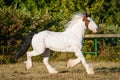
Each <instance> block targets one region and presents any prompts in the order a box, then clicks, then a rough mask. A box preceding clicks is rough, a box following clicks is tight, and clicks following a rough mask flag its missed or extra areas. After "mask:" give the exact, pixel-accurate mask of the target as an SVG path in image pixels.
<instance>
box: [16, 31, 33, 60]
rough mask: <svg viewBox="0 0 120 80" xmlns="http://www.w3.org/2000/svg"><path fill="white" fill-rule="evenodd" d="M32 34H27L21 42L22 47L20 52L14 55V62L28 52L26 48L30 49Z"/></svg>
mask: <svg viewBox="0 0 120 80" xmlns="http://www.w3.org/2000/svg"><path fill="white" fill-rule="evenodd" d="M34 34H35V33H34V32H31V33H28V34H27V35H26V36H25V38H24V39H23V40H22V45H21V48H20V50H19V51H18V52H17V54H15V62H17V61H18V59H19V58H20V57H22V56H23V55H24V54H25V53H26V52H27V50H28V48H29V47H30V44H31V41H32V37H33V36H34Z"/></svg>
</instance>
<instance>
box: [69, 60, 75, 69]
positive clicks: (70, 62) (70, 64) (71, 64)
mask: <svg viewBox="0 0 120 80" xmlns="http://www.w3.org/2000/svg"><path fill="white" fill-rule="evenodd" d="M73 66H74V65H73V63H72V60H71V59H70V60H69V61H68V63H67V68H70V67H73Z"/></svg>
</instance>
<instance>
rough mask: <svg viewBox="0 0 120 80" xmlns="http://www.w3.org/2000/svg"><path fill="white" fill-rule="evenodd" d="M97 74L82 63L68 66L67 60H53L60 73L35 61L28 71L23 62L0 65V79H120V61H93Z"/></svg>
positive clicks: (53, 64)
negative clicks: (53, 71)
mask: <svg viewBox="0 0 120 80" xmlns="http://www.w3.org/2000/svg"><path fill="white" fill-rule="evenodd" d="M92 64H93V65H94V70H95V74H94V75H88V74H86V72H85V69H84V67H83V65H82V64H81V63H80V64H78V65H76V66H75V67H73V68H66V62H51V65H52V66H54V67H55V68H56V69H57V70H59V73H58V74H49V73H48V72H47V69H46V68H45V66H44V64H43V63H41V62H40V63H38V62H34V63H33V67H32V68H31V69H30V70H28V71H26V70H25V65H24V64H23V63H17V64H7V65H0V80H120V63H119V62H118V63H117V62H92Z"/></svg>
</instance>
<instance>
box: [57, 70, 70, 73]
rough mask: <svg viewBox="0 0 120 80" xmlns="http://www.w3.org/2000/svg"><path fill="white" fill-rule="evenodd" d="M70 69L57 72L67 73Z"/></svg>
mask: <svg viewBox="0 0 120 80" xmlns="http://www.w3.org/2000/svg"><path fill="white" fill-rule="evenodd" d="M69 72H70V71H67V70H64V71H60V72H59V73H69Z"/></svg>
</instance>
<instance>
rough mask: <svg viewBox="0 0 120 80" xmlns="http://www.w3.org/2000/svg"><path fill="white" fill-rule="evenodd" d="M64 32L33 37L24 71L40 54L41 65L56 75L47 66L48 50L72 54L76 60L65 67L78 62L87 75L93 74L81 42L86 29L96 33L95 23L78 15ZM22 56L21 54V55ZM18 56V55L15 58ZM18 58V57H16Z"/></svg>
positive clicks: (82, 15) (86, 17) (54, 71)
mask: <svg viewBox="0 0 120 80" xmlns="http://www.w3.org/2000/svg"><path fill="white" fill-rule="evenodd" d="M66 26H67V28H66V30H65V31H64V32H51V31H47V30H45V31H42V32H39V33H37V34H35V35H34V36H33V38H32V39H31V40H32V48H33V50H32V51H29V52H27V61H26V69H27V70H28V69H30V68H31V67H32V60H31V57H32V56H37V55H40V54H43V55H44V58H43V63H44V64H45V66H46V68H47V70H48V72H49V73H58V71H57V70H56V69H55V68H53V67H51V65H50V64H49V61H48V60H49V57H50V50H53V51H61V52H74V53H75V56H76V57H77V58H76V59H73V60H71V59H70V60H69V61H68V63H67V67H73V66H75V65H76V64H78V63H79V62H80V61H81V62H82V64H83V65H84V67H85V69H86V72H87V73H88V74H94V70H93V68H92V67H91V66H90V65H89V64H88V63H87V62H86V60H85V57H84V56H83V53H82V51H81V50H82V46H83V44H82V40H83V38H84V36H85V31H86V29H87V28H88V29H90V30H91V31H93V32H95V33H96V32H97V30H98V26H97V25H96V24H95V22H94V21H93V20H92V19H91V18H90V17H88V16H87V14H86V15H84V14H82V13H78V14H76V15H74V16H73V17H72V19H71V21H69V22H68V24H67V25H66ZM21 54H22V53H21ZM18 55H19V56H20V53H19V54H17V56H16V57H18ZM18 58H19V57H18Z"/></svg>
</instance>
